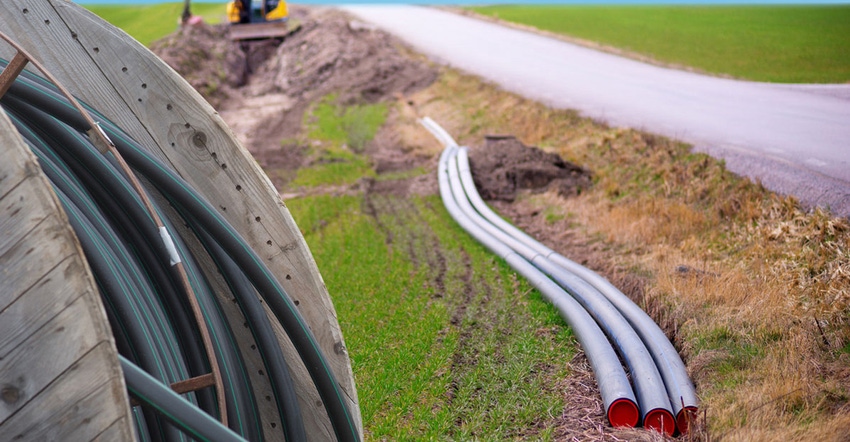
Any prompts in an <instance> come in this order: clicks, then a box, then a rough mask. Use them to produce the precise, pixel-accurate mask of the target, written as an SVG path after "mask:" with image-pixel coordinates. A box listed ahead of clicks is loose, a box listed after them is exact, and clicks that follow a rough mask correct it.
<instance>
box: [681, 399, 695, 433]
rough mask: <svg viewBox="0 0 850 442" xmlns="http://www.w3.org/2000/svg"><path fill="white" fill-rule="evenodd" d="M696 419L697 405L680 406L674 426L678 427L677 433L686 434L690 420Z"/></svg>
mask: <svg viewBox="0 0 850 442" xmlns="http://www.w3.org/2000/svg"><path fill="white" fill-rule="evenodd" d="M696 420H697V407H694V406H690V407H685V408H682V409H681V410H679V414H677V415H676V428H678V429H679V433H682V434H687V433H688V428H689V427H690V424H691V422H696Z"/></svg>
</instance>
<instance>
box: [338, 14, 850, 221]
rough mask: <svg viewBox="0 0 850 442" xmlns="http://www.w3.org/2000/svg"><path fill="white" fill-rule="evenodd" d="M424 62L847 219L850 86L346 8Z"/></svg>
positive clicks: (450, 20) (435, 17)
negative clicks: (618, 129) (680, 65)
mask: <svg viewBox="0 0 850 442" xmlns="http://www.w3.org/2000/svg"><path fill="white" fill-rule="evenodd" d="M344 9H345V10H347V11H349V12H351V13H353V14H354V15H356V16H358V17H360V18H361V19H362V20H364V21H367V22H371V23H374V24H375V25H377V26H378V27H380V28H382V29H385V30H387V31H389V32H390V33H393V34H395V35H397V36H399V37H401V38H402V39H403V40H405V41H407V42H408V43H409V44H410V45H412V46H413V47H414V48H416V49H417V50H419V51H420V52H422V53H424V54H426V55H428V56H430V57H431V58H432V59H434V60H436V61H438V62H441V63H445V64H447V65H450V66H453V67H456V68H459V69H461V70H464V71H466V72H469V73H472V74H475V75H478V76H480V77H482V78H485V79H487V80H489V81H492V82H495V83H497V84H499V85H501V87H503V88H505V89H507V90H510V91H512V92H515V93H518V94H521V95H523V96H526V97H528V98H531V99H535V100H538V101H541V102H543V103H546V104H547V105H549V106H552V107H556V108H569V109H576V110H579V111H580V112H582V113H583V114H584V115H586V116H589V117H592V118H594V119H597V120H601V121H604V122H606V123H608V124H610V125H614V126H625V127H632V128H637V129H642V130H646V131H648V132H653V133H657V134H662V135H666V136H669V137H673V138H676V139H679V140H682V141H685V142H688V143H691V144H693V145H694V146H695V147H696V149H698V150H701V151H705V152H708V153H710V154H711V155H713V156H715V157H719V158H724V159H725V160H726V163H727V166H728V168H729V169H730V170H732V171H734V172H736V173H739V174H742V175H746V176H750V177H753V178H756V179H759V180H761V181H762V182H763V183H764V184H765V185H766V186H767V187H768V188H771V189H773V190H775V191H777V192H780V193H784V194H791V195H795V196H797V197H798V198H800V199H801V200H802V201H803V202H805V203H807V204H810V205H821V206H826V207H830V208H832V210H833V211H834V212H835V213H836V214H839V215H842V216H850V84H843V85H781V84H769V83H756V82H747V81H738V80H729V79H722V78H716V77H711V76H705V75H699V74H694V73H690V72H685V71H680V70H675V69H667V68H662V67H658V66H653V65H649V64H645V63H641V62H637V61H634V60H631V59H627V58H623V57H619V56H615V55H611V54H607V53H602V52H598V51H594V50H591V49H587V48H584V47H581V46H577V45H573V44H570V43H566V42H564V41H561V40H556V39H553V38H549V37H545V36H541V35H537V34H534V33H529V32H524V31H519V30H516V29H512V28H508V27H504V26H499V25H496V24H493V23H489V22H485V21H481V20H476V19H473V18H469V17H464V16H460V15H457V14H453V13H450V12H446V11H442V10H437V9H432V8H426V7H418V6H400V5H393V6H346V7H344Z"/></svg>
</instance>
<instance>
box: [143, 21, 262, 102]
mask: <svg viewBox="0 0 850 442" xmlns="http://www.w3.org/2000/svg"><path fill="white" fill-rule="evenodd" d="M151 50H152V51H153V52H154V53H155V54H156V55H157V56H159V58H161V59H162V60H163V61H165V62H166V63H167V64H168V65H169V66H171V67H172V68H173V69H174V70H175V71H177V73H179V74H180V75H181V76H183V78H185V79H186V81H188V82H189V84H191V85H192V87H194V88H195V90H197V91H198V92H200V94H201V95H203V96H204V98H206V99H207V101H208V102H209V103H210V104H211V105H212V106H213V107H216V108H217V107H219V106H221V105H222V103H223V102H224V101H225V100H227V99H228V98H229V97H230V90H231V89H232V88H235V87H238V86H240V85H242V84H244V83H245V80H246V77H245V69H244V66H245V65H246V55H245V52H244V51H242V50H241V49H240V47H239V45H238V44H236V43H233V42H231V41H230V39H229V38H228V36H227V26H226V25H208V24H205V23H199V24H197V25H193V26H183V27H181V28H180V29H179V30H178V31H177V32H174V33H172V34H169V35H168V36H166V37H164V38H162V39H160V40H157V41H155V42H153V43H152V44H151Z"/></svg>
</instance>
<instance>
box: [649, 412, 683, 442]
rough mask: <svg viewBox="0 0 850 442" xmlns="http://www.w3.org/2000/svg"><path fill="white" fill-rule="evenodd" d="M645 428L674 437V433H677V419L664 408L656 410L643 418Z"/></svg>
mask: <svg viewBox="0 0 850 442" xmlns="http://www.w3.org/2000/svg"><path fill="white" fill-rule="evenodd" d="M643 426H644V428H648V429H650V430H655V431H657V432H659V433H665V434H667V435H668V436H673V433H675V432H676V419H674V418H673V413H671V412H669V411H667V410H665V409H663V408H656V409H655V410H652V411H650V412H649V413H646V417H645V418H643Z"/></svg>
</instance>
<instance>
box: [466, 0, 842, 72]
mask: <svg viewBox="0 0 850 442" xmlns="http://www.w3.org/2000/svg"><path fill="white" fill-rule="evenodd" d="M472 9H473V10H474V11H476V12H478V13H481V14H485V15H489V16H494V17H498V18H500V19H503V20H507V21H511V22H516V23H521V24H526V25H530V26H534V27H537V28H539V29H543V30H546V31H551V32H555V33H560V34H565V35H570V36H574V37H578V38H581V39H586V40H591V41H594V42H599V43H602V44H604V45H609V46H613V47H617V48H621V49H624V50H626V51H630V52H635V53H638V54H641V55H644V56H648V57H651V58H653V59H655V60H658V61H660V62H662V63H671V64H677V65H685V66H692V67H695V68H697V69H699V70H702V71H705V72H710V73H715V74H726V75H731V76H733V77H738V78H745V79H750V80H758V81H770V82H795V83H796V82H804V83H846V82H848V81H850V5H836V6H562V5H558V6H488V7H477V8H472Z"/></svg>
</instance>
